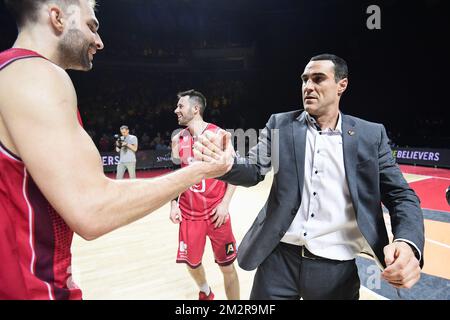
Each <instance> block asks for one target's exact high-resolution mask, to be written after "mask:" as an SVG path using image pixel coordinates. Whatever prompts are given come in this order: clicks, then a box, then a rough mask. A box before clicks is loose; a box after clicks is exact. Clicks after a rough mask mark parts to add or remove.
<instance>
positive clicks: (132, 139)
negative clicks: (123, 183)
mask: <svg viewBox="0 0 450 320" xmlns="http://www.w3.org/2000/svg"><path fill="white" fill-rule="evenodd" d="M120 133H121V134H122V135H121V136H120V137H119V136H118V135H116V139H117V140H116V151H117V152H120V160H119V164H118V165H117V175H116V179H123V175H124V173H125V170H128V174H129V175H130V179H135V178H136V152H137V149H138V139H137V137H136V136H133V135H131V134H130V130H129V129H128V126H121V127H120Z"/></svg>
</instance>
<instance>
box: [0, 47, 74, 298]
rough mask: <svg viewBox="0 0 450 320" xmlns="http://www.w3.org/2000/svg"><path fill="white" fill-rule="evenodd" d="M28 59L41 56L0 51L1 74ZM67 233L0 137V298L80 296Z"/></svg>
mask: <svg viewBox="0 0 450 320" xmlns="http://www.w3.org/2000/svg"><path fill="white" fill-rule="evenodd" d="M30 58H43V57H42V56H40V55H39V54H38V53H36V52H33V51H29V50H24V49H10V50H7V51H4V52H1V53H0V72H1V71H2V70H3V69H4V68H6V67H7V66H8V65H10V64H11V63H14V62H15V61H17V60H21V59H30ZM34 107H36V108H38V107H39V106H34ZM78 117H79V120H80V124H81V119H80V115H79V114H78ZM72 237H73V232H72V231H71V230H70V228H69V227H68V226H67V224H66V223H65V222H64V221H63V219H62V218H61V217H60V216H59V214H58V213H57V212H56V211H55V209H53V208H52V206H51V205H50V203H49V202H48V201H47V199H46V198H45V197H44V195H43V194H42V193H41V191H40V190H39V188H38V186H37V185H36V183H35V182H34V181H33V178H32V177H31V176H30V174H29V172H28V170H27V168H26V166H25V164H24V163H23V162H22V160H21V159H20V158H19V157H18V156H16V155H15V154H13V153H12V152H10V151H9V150H8V149H7V148H6V147H5V146H4V145H2V144H1V141H0V300H1V299H18V300H21V299H50V300H65V299H81V297H82V295H81V290H80V289H79V288H78V287H77V286H76V285H75V284H74V283H73V281H72V275H71V260H72V256H71V252H70V246H71V244H72Z"/></svg>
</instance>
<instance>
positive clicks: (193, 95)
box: [177, 90, 206, 117]
mask: <svg viewBox="0 0 450 320" xmlns="http://www.w3.org/2000/svg"><path fill="white" fill-rule="evenodd" d="M177 96H178V99H181V98H182V97H189V99H190V100H192V102H193V103H194V104H197V105H198V106H199V107H200V115H201V116H202V117H203V112H205V109H206V98H205V96H204V95H203V94H202V93H201V92H198V91H195V90H188V91H183V92H179V93H178V94H177Z"/></svg>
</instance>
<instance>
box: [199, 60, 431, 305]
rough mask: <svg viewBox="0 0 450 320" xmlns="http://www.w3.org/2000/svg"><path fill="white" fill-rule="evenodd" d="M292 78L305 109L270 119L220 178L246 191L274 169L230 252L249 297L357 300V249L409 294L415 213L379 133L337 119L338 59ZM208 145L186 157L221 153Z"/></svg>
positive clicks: (341, 72)
mask: <svg viewBox="0 0 450 320" xmlns="http://www.w3.org/2000/svg"><path fill="white" fill-rule="evenodd" d="M302 81H303V84H302V93H303V106H304V109H305V110H304V111H303V110H301V111H293V112H287V113H281V114H274V115H272V116H271V118H270V119H269V121H268V123H267V125H266V127H265V129H264V130H263V131H262V133H261V134H260V137H259V142H258V144H257V145H256V146H255V147H254V148H252V149H251V150H250V152H249V156H248V157H247V158H242V157H235V159H234V162H235V163H234V165H233V167H232V169H231V171H229V172H228V173H227V174H226V175H225V176H223V177H221V178H220V179H222V180H224V181H227V182H228V183H231V184H233V185H241V186H246V187H250V186H253V185H256V184H257V183H259V182H260V181H262V180H263V179H264V177H265V175H266V174H267V173H268V172H269V171H270V170H271V169H273V170H274V180H273V184H272V189H271V192H270V195H269V199H268V200H267V202H266V204H265V205H264V207H263V209H262V210H261V211H260V213H259V214H258V217H257V218H256V220H255V222H254V223H253V225H252V226H251V228H250V230H249V231H248V232H247V234H246V235H245V237H244V239H243V240H242V243H241V244H240V246H239V253H238V261H239V265H240V266H241V267H242V268H243V269H245V270H253V269H255V268H258V270H257V272H256V275H255V279H254V283H253V288H252V293H251V299H299V298H303V299H358V298H359V288H360V280H359V277H358V272H357V268H356V263H355V257H356V255H358V254H360V253H363V252H364V253H367V254H369V255H371V256H373V258H374V259H375V261H376V262H377V264H378V265H379V266H380V268H382V269H383V273H382V277H383V278H384V279H385V280H386V281H388V282H389V283H390V284H391V285H392V286H394V287H396V288H410V287H412V286H413V285H414V284H415V283H416V282H417V281H418V280H419V278H420V268H421V267H422V266H423V247H424V224H423V215H422V211H421V209H420V206H419V199H418V197H417V196H416V194H415V193H414V191H413V190H412V189H410V188H409V186H408V183H407V182H406V181H405V179H404V178H403V175H402V173H401V172H400V170H399V168H398V166H397V165H396V163H395V160H394V158H393V157H392V153H391V149H390V147H389V145H388V137H387V134H386V131H385V128H384V126H383V125H381V124H377V123H371V122H368V121H365V120H362V119H359V118H355V117H352V116H348V115H344V114H343V113H341V112H340V110H339V102H340V99H341V97H342V95H343V93H344V92H345V90H346V89H347V85H348V69H347V64H346V62H345V61H344V60H343V59H341V58H339V57H337V56H335V55H330V54H323V55H319V56H315V57H313V58H311V60H310V62H309V63H308V64H307V66H306V67H305V70H304V73H303V74H302ZM217 139H218V137H215V136H212V135H207V136H204V137H202V138H201V139H200V140H199V142H197V144H196V146H195V147H196V157H197V158H198V159H201V160H203V161H211V160H212V159H214V158H217V157H218V155H220V154H221V153H223V152H230V151H229V150H225V151H222V150H221V148H220V147H218V145H219V144H218V142H217V141H218V140H217ZM381 203H383V204H384V205H385V206H386V208H387V209H388V210H389V214H390V219H391V226H392V233H393V235H394V240H393V242H392V243H389V239H388V233H387V230H386V227H385V223H384V220H383V213H382V207H381Z"/></svg>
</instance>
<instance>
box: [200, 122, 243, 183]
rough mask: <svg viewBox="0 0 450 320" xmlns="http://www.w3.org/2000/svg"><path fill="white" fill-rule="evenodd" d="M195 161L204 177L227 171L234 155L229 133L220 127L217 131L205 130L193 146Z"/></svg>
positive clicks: (230, 166)
mask: <svg viewBox="0 0 450 320" xmlns="http://www.w3.org/2000/svg"><path fill="white" fill-rule="evenodd" d="M193 153H194V158H195V160H196V161H195V162H193V163H192V165H196V166H199V167H200V168H201V170H202V172H203V173H204V176H205V178H206V179H209V178H216V177H221V176H223V175H224V174H226V173H227V172H229V171H230V170H231V168H232V166H233V162H234V157H235V155H236V153H235V151H234V149H233V146H232V144H231V134H230V133H229V132H226V131H225V130H222V129H220V130H219V131H218V132H217V133H213V132H211V131H206V132H205V133H204V134H202V135H201V136H199V137H198V139H197V141H196V142H195V144H194V148H193Z"/></svg>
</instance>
